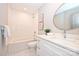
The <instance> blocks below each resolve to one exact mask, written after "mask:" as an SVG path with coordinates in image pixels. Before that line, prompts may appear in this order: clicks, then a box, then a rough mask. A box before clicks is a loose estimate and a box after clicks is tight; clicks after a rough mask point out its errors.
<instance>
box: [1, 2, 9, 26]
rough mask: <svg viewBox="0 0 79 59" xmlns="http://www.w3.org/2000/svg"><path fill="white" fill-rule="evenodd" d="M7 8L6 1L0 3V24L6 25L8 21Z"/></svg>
mask: <svg viewBox="0 0 79 59" xmlns="http://www.w3.org/2000/svg"><path fill="white" fill-rule="evenodd" d="M7 14H8V8H7V3H0V25H7V23H8V15H7Z"/></svg>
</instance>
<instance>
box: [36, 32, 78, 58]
mask: <svg viewBox="0 0 79 59" xmlns="http://www.w3.org/2000/svg"><path fill="white" fill-rule="evenodd" d="M57 35H58V34H57ZM36 39H37V41H38V43H37V55H38V56H79V40H78V41H77V42H76V41H75V42H74V41H71V40H68V39H69V38H68V39H67V38H66V39H65V38H63V37H61V36H59V37H55V36H46V35H38V36H37V37H36Z"/></svg>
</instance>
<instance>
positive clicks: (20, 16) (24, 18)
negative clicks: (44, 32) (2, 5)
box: [8, 8, 37, 43]
mask: <svg viewBox="0 0 79 59" xmlns="http://www.w3.org/2000/svg"><path fill="white" fill-rule="evenodd" d="M36 22H37V21H36ZM36 22H34V19H33V15H31V14H28V13H26V12H22V11H18V10H15V9H11V8H8V26H9V27H10V32H11V37H10V38H9V43H16V42H22V41H29V40H33V38H34V37H33V36H34V30H36V29H34V27H36V26H34V25H36V24H34V23H36Z"/></svg>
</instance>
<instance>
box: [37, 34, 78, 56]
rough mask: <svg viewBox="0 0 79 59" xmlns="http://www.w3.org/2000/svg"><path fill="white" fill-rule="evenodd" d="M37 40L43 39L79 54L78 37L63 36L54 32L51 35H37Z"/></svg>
mask: <svg viewBox="0 0 79 59" xmlns="http://www.w3.org/2000/svg"><path fill="white" fill-rule="evenodd" d="M37 38H39V40H40V39H41V40H45V41H48V42H50V43H52V44H55V45H57V46H60V47H62V48H64V49H67V50H69V51H72V52H74V53H76V54H77V55H79V39H76V38H64V36H63V34H59V33H55V34H53V35H47V36H46V35H37Z"/></svg>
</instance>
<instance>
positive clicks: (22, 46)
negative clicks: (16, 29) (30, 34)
mask: <svg viewBox="0 0 79 59" xmlns="http://www.w3.org/2000/svg"><path fill="white" fill-rule="evenodd" d="M6 51H7V52H6V55H7V56H35V55H36V50H35V47H31V48H29V47H28V45H27V42H22V43H16V44H9V45H8V46H7V48H6Z"/></svg>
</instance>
